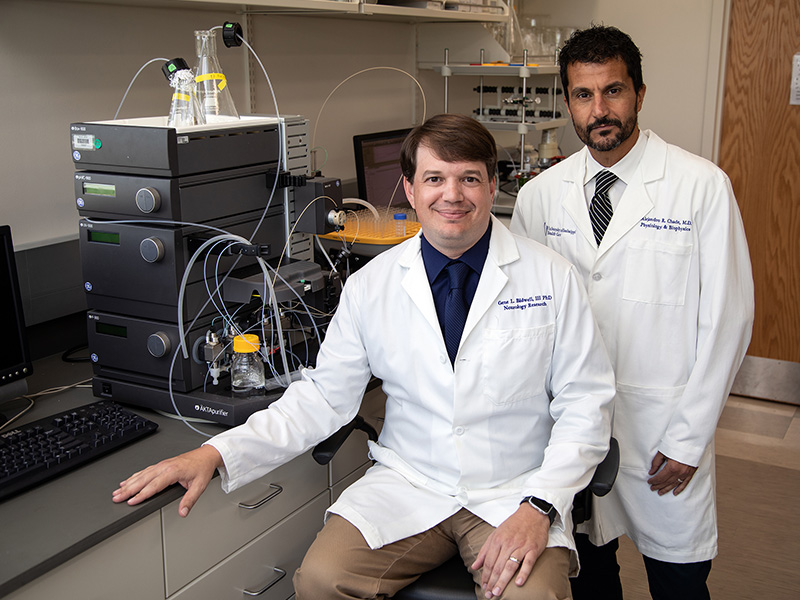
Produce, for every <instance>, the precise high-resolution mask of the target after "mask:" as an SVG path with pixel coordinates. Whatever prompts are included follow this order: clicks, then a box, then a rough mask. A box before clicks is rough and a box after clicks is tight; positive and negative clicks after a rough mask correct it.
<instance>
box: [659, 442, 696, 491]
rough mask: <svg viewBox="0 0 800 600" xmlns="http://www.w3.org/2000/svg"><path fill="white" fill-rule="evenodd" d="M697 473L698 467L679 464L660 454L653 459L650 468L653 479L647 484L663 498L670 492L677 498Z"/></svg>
mask: <svg viewBox="0 0 800 600" xmlns="http://www.w3.org/2000/svg"><path fill="white" fill-rule="evenodd" d="M695 471H697V467H690V466H689V465H685V464H683V463H679V462H678V461H677V460H672V459H671V458H667V457H666V456H664V455H663V454H661V452H659V453H657V454H656V455H655V458H653V463H652V465H651V466H650V475H653V477H651V478H650V479H648V480H647V483H649V484H650V489H651V490H652V491H654V492H658V495H659V496H663V495H664V494H666V493H667V492H669V491H670V490H672V493H673V494H674V495H676V496H677V495H678V494H680V493H681V492H682V491H683V490H685V489H686V486H687V485H689V482H690V481H691V480H692V477H693V476H694V473H695Z"/></svg>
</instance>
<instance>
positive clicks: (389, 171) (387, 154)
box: [353, 129, 411, 207]
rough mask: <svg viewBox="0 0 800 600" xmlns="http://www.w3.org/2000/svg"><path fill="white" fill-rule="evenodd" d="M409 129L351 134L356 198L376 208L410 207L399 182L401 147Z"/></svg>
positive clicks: (400, 174)
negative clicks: (390, 206) (356, 180)
mask: <svg viewBox="0 0 800 600" xmlns="http://www.w3.org/2000/svg"><path fill="white" fill-rule="evenodd" d="M410 131H411V129H395V130H393V131H381V132H378V133H368V134H363V135H355V136H353V150H354V153H355V159H356V177H357V179H358V197H359V198H361V199H362V200H366V201H367V202H369V203H370V204H372V205H373V206H375V207H379V206H388V205H389V204H390V203H391V205H392V206H397V207H408V206H410V204H409V202H408V199H407V198H406V193H405V190H404V189H403V183H402V181H400V177H401V176H402V171H401V170H400V147H401V146H402V145H403V140H405V139H406V136H407V135H408V133H409V132H410ZM398 182H399V183H398ZM395 187H396V188H397V191H395ZM393 193H394V198H392V194H393Z"/></svg>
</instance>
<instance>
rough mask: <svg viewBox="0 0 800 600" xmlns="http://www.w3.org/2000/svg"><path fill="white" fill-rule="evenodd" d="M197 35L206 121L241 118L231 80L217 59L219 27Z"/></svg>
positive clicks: (197, 70) (199, 90)
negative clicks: (227, 77) (229, 80)
mask: <svg viewBox="0 0 800 600" xmlns="http://www.w3.org/2000/svg"><path fill="white" fill-rule="evenodd" d="M194 36H195V48H196V50H197V67H196V68H195V82H196V83H197V96H198V98H199V99H200V106H201V108H202V111H203V114H204V115H205V120H206V123H218V122H220V121H229V120H231V119H238V118H239V113H238V112H237V111H236V107H235V106H234V104H233V98H232V97H231V91H230V89H229V87H228V80H227V79H225V74H224V73H223V72H222V67H221V66H220V64H219V60H218V59H217V32H216V30H214V29H209V30H200V31H195V32H194Z"/></svg>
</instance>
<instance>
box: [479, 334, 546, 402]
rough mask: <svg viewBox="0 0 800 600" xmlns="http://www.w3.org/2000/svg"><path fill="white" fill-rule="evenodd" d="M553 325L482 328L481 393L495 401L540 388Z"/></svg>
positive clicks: (512, 399) (513, 399)
mask: <svg viewBox="0 0 800 600" xmlns="http://www.w3.org/2000/svg"><path fill="white" fill-rule="evenodd" d="M554 330H555V326H554V325H553V324H552V323H551V324H548V325H543V326H541V327H530V328H525V329H486V330H484V332H483V366H482V379H483V389H484V395H485V396H488V397H489V399H490V400H491V401H492V403H494V404H496V405H504V404H512V403H515V402H519V401H520V400H524V399H526V398H533V397H535V396H538V395H540V394H541V393H542V392H544V385H545V380H546V378H547V375H548V373H549V371H550V362H551V360H552V357H553V340H554V337H553V336H554Z"/></svg>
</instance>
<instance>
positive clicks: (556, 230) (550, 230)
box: [544, 223, 575, 237]
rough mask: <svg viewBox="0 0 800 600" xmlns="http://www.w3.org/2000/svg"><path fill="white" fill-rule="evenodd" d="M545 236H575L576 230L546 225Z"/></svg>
mask: <svg viewBox="0 0 800 600" xmlns="http://www.w3.org/2000/svg"><path fill="white" fill-rule="evenodd" d="M544 234H545V235H549V236H552V237H561V236H562V235H575V229H569V228H567V227H553V226H552V225H548V224H547V223H545V224H544Z"/></svg>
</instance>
